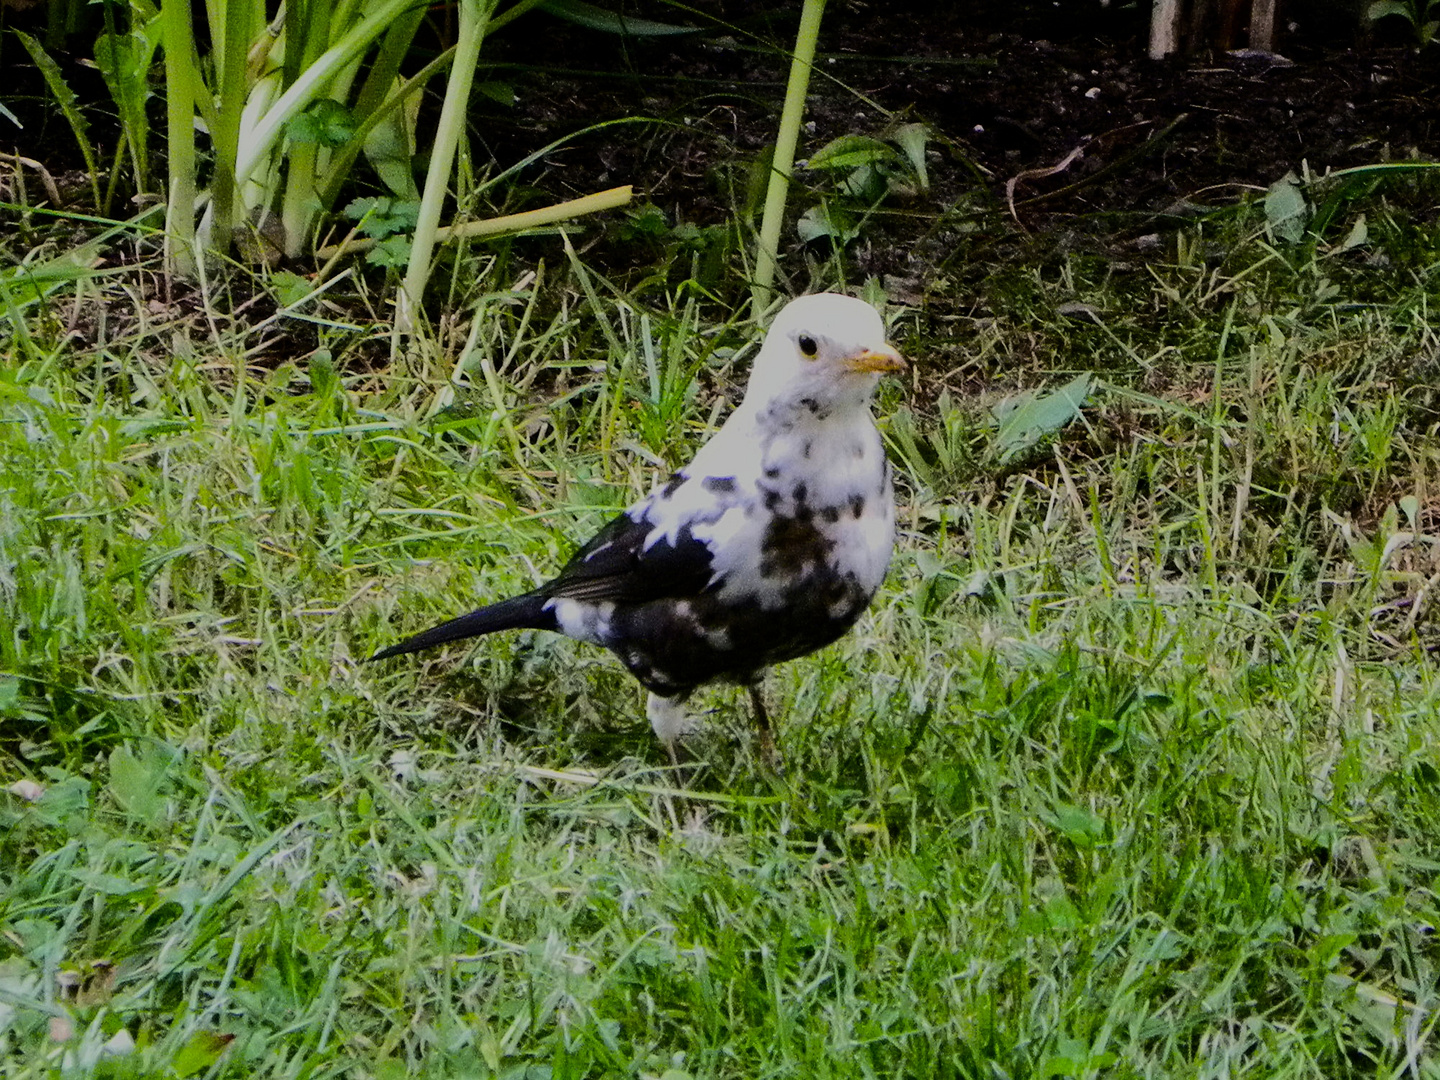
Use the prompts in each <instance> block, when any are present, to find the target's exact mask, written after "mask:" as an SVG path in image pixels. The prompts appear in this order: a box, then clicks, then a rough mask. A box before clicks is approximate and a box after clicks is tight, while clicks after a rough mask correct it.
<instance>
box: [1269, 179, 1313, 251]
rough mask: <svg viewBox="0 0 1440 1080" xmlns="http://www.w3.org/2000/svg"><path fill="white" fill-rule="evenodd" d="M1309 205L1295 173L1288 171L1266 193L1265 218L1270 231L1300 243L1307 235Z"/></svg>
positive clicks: (1277, 235) (1281, 238)
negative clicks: (1306, 225)
mask: <svg viewBox="0 0 1440 1080" xmlns="http://www.w3.org/2000/svg"><path fill="white" fill-rule="evenodd" d="M1308 217H1309V206H1308V204H1307V203H1306V202H1305V195H1304V193H1303V192H1302V191H1301V190H1300V185H1299V184H1298V183H1296V181H1295V174H1294V173H1287V174H1286V175H1285V176H1283V177H1281V178H1280V179H1279V180H1276V181H1275V183H1273V184H1271V185H1270V190H1269V191H1268V192H1266V193H1265V220H1266V221H1267V222H1268V224H1269V225H1270V231H1271V233H1273V234H1274V235H1275V237H1276V238H1277V239H1279V240H1283V241H1285V243H1287V244H1298V243H1299V242H1300V241H1301V240H1302V239H1304V236H1305V224H1306V221H1307V220H1308Z"/></svg>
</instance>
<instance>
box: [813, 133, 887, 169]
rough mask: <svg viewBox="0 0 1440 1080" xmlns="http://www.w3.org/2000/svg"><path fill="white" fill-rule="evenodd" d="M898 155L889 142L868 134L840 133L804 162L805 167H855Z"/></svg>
mask: <svg viewBox="0 0 1440 1080" xmlns="http://www.w3.org/2000/svg"><path fill="white" fill-rule="evenodd" d="M899 157H900V155H899V154H898V153H896V151H895V148H894V147H893V146H891V145H890V144H889V143H886V142H881V141H880V140H879V139H872V138H871V137H870V136H869V135H841V136H840V137H839V138H838V139H831V140H830V141H829V142H828V143H826V144H825V145H824V146H822V147H821V148H820V149H819V150H816V151H815V153H813V154H811V155H810V160H809V161H807V162H806V163H805V167H806V168H807V169H855V168H858V167H859V166H861V165H873V164H875V163H876V162H881V161H896V160H898V159H899Z"/></svg>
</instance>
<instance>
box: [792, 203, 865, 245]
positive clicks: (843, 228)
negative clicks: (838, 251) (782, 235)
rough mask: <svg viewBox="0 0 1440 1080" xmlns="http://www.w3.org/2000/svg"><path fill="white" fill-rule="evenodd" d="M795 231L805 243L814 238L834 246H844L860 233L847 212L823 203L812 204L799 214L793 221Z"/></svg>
mask: <svg viewBox="0 0 1440 1080" xmlns="http://www.w3.org/2000/svg"><path fill="white" fill-rule="evenodd" d="M795 231H796V232H797V233H799V234H800V239H801V240H803V241H805V243H807V244H808V243H811V242H812V241H815V240H829V241H830V242H831V243H833V244H834V245H835V246H836V247H844V246H845V245H846V244H848V243H850V241H851V240H854V239H855V238H856V237H857V236H859V235H860V230H859V229H858V228H857V227H856V226H855V223H854V222H853V221H851V220H850V217H849V215H848V214H844V213H842V212H840V211H839V210H832V209H831V208H830V207H828V206H826V205H825V204H824V203H821V204H820V205H819V206H812V207H811V208H810V209H809V210H806V211H805V213H803V214H801V215H800V220H799V221H797V222H796V223H795Z"/></svg>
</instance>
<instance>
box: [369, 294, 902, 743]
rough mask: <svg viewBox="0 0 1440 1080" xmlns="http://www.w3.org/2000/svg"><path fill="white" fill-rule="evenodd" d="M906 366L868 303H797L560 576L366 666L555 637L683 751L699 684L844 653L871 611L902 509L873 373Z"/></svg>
mask: <svg viewBox="0 0 1440 1080" xmlns="http://www.w3.org/2000/svg"><path fill="white" fill-rule="evenodd" d="M802 339H803V340H804V342H805V343H806V344H808V345H809V346H811V348H810V349H808V350H807V349H804V348H802V347H801V346H800V344H799V342H800V341H801V340H802ZM902 366H903V361H901V359H900V356H899V354H898V353H896V352H895V350H894V349H893V348H891V347H890V346H889V345H888V344H886V343H885V340H884V334H883V328H882V326H881V323H880V319H879V317H878V316H877V315H876V313H875V312H874V310H873V309H872V308H870V307H869V306H868V305H866V304H864V303H862V302H861V301H858V300H853V299H850V298H848V297H841V296H836V295H833V294H822V295H820V296H815V297H803V298H801V299H800V300H797V301H794V302H792V303H791V304H790V305H789V306H787V308H786V309H785V310H784V311H782V312H781V314H780V315H779V316H778V317H777V319H776V321H775V323H774V324H773V325H772V327H771V329H770V332H769V334H768V336H767V338H766V341H765V344H764V346H763V348H762V349H761V351H760V354H759V356H758V357H757V358H756V361H755V365H754V368H753V370H752V374H751V377H750V383H749V386H748V388H747V391H746V395H745V399H744V401H743V402H742V403H741V405H740V406H739V407H738V408H737V409H736V410H735V412H734V413H733V414H732V416H731V417H730V418H729V419H728V420H727V421H726V423H725V425H724V426H723V427H722V428H721V429H720V431H719V432H717V433H716V435H715V436H714V437H713V438H712V439H711V440H710V442H708V443H707V444H706V445H705V446H704V447H702V448H701V450H700V451H699V452H698V453H697V454H696V456H695V459H694V460H693V461H692V462H691V463H690V465H688V466H687V467H686V468H684V469H681V470H680V471H679V472H678V473H676V474H675V475H674V476H672V477H671V478H670V479H668V480H667V481H666V482H665V483H663V484H662V485H660V486H659V487H658V488H657V489H656V490H655V491H654V492H653V493H652V494H651V495H649V496H648V497H647V498H645V499H643V500H641V501H640V502H639V503H637V504H636V505H635V506H633V507H631V508H630V509H629V510H627V511H626V512H625V513H623V514H621V515H619V516H618V517H616V518H615V519H613V520H612V521H610V522H609V523H608V524H606V525H605V527H604V528H602V529H601V530H600V531H599V532H598V533H596V534H595V536H594V537H592V538H591V539H590V541H589V542H588V543H586V544H585V545H584V546H583V547H582V548H581V549H580V550H579V551H577V552H576V553H575V555H574V557H573V558H571V559H570V561H569V562H567V563H566V564H565V566H564V567H563V568H562V569H561V571H560V572H559V573H558V574H557V575H556V576H555V577H554V578H553V579H551V580H550V581H547V582H545V583H544V584H543V585H541V586H539V587H538V588H536V589H533V590H531V591H530V592H527V593H524V594H522V595H520V596H516V597H512V598H509V599H506V600H501V601H499V602H497V603H494V604H491V605H488V606H486V607H482V608H480V609H479V610H477V611H473V612H471V613H469V614H468V615H462V616H460V617H459V618H457V619H452V620H450V621H449V622H446V623H442V624H440V625H439V626H436V627H432V628H431V629H429V630H426V631H423V632H422V633H420V634H417V635H415V636H414V637H411V638H407V639H405V640H404V641H401V642H400V643H398V644H396V645H393V646H391V647H390V648H388V649H383V650H381V651H380V652H378V653H376V654H375V656H374V658H373V659H383V658H385V657H389V656H395V655H397V654H400V653H407V652H414V651H416V650H419V649H424V648H429V647H431V646H434V645H439V644H442V643H444V642H448V641H454V640H458V639H461V638H467V637H473V636H476V635H480V634H488V633H493V632H495V631H499V630H508V629H516V628H521V627H529V628H535V629H543V630H554V631H558V632H560V633H564V634H567V635H568V636H570V637H573V638H576V639H578V640H581V641H587V642H590V643H592V644H596V645H601V646H604V647H606V648H608V649H609V650H611V651H612V652H613V653H614V654H615V655H616V656H617V657H619V659H620V661H621V662H622V663H623V664H624V665H625V666H626V668H627V669H628V670H629V671H630V673H631V674H632V675H634V676H635V677H636V679H638V680H639V681H640V682H641V683H642V684H643V685H644V686H645V687H646V689H648V690H649V691H650V694H651V697H650V700H649V704H648V705H647V713H648V715H649V716H650V720H651V723H652V725H653V726H654V727H655V730H656V732H657V734H659V735H660V736H661V737H662V738H663V739H665V740H666V741H667V742H672V741H673V739H674V738H675V737H677V736H678V735H680V734H683V733H684V732H685V731H686V730H688V729H689V728H688V724H689V721H688V719H687V718H686V717H685V716H684V713H683V709H682V703H683V702H684V700H685V699H686V698H687V697H688V696H689V694H690V693H691V692H692V691H693V690H694V689H695V688H696V687H698V686H701V685H704V684H705V683H708V682H713V681H716V680H729V681H733V682H739V683H746V684H750V685H752V686H753V685H754V684H755V683H756V682H757V681H758V680H759V678H760V676H761V674H762V673H763V672H764V670H765V669H766V668H767V667H770V666H771V665H773V664H777V663H780V662H783V661H786V660H792V659H795V658H796V657H800V656H803V655H805V654H806V653H809V652H813V651H814V650H816V649H818V648H821V647H823V646H825V645H828V644H830V643H831V642H833V641H835V640H836V639H837V638H839V637H840V636H841V635H842V634H844V633H845V632H846V631H847V630H848V629H850V627H852V626H853V625H854V624H855V622H856V620H858V619H859V617H860V616H861V614H862V613H863V612H864V610H865V608H866V606H867V605H868V604H869V603H870V600H871V598H872V597H873V596H874V594H875V591H876V590H877V589H878V588H879V586H880V583H881V581H882V579H883V578H884V574H885V568H886V566H887V564H888V562H889V559H890V552H891V547H892V545H893V542H894V506H893V497H892V496H891V494H890V491H891V487H890V472H889V465H888V463H887V462H886V461H885V455H884V450H883V448H882V446H881V444H880V438H879V434H878V432H877V431H876V430H875V426H874V422H873V420H872V419H871V416H870V411H869V402H870V397H871V394H872V393H873V391H874V387H875V383H876V381H877V380H878V378H879V376H880V374H882V373H883V372H886V371H895V370H899V369H900V368H901V367H902ZM752 701H753V702H754V704H755V707H756V709H757V712H758V714H759V718H760V719H761V720H762V723H763V719H764V717H763V705H762V703H761V700H760V698H759V696H758V694H757V693H752Z"/></svg>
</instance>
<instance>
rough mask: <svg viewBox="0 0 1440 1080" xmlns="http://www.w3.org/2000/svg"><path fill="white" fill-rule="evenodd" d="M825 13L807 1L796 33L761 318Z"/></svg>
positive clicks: (759, 300)
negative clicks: (822, 17)
mask: <svg viewBox="0 0 1440 1080" xmlns="http://www.w3.org/2000/svg"><path fill="white" fill-rule="evenodd" d="M824 13H825V0H805V6H804V8H803V9H802V10H801V12H800V30H799V32H798V33H797V34H796V35H795V55H794V56H793V57H792V58H791V61H790V81H789V83H787V84H786V87H785V107H784V109H783V110H782V112H781V113H780V129H779V130H778V131H777V132H776V133H775V157H774V160H773V162H772V163H771V166H770V186H769V187H768V188H767V189H766V191H765V212H764V214H763V216H762V217H761V219H760V239H759V242H758V243H757V244H756V248H755V278H754V281H753V283H752V291H751V306H750V314H751V317H752V318H754V319H756V320H757V321H758V320H759V319H760V317H761V315H763V314H764V312H765V309H766V307H768V306H769V304H770V298H771V296H772V294H773V292H774V284H775V264H776V260H777V259H778V257H779V251H780V228H781V226H782V225H783V224H784V221H785V199H786V195H787V194H788V193H789V190H790V174H791V173H792V172H793V171H794V167H795V146H796V143H798V142H799V139H800V121H801V120H802V119H803V118H804V115H805V94H806V92H807V91H808V90H809V88H810V68H811V65H812V64H813V63H814V60H815V45H816V42H817V41H818V40H819V38H820V19H821V16H822V15H823V14H824Z"/></svg>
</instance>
